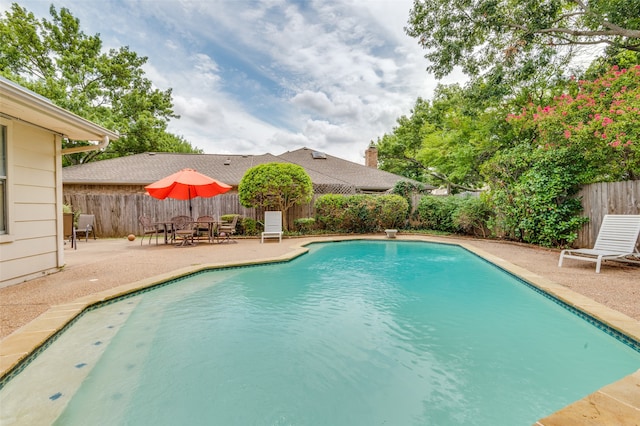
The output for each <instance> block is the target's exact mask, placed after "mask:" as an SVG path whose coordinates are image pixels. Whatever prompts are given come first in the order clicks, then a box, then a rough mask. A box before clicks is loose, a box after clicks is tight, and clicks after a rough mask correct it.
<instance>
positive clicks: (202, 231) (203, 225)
mask: <svg viewBox="0 0 640 426" xmlns="http://www.w3.org/2000/svg"><path fill="white" fill-rule="evenodd" d="M215 223H216V220H215V219H214V218H213V217H212V216H198V219H196V227H195V229H196V238H198V240H200V239H202V238H203V237H206V238H207V240H208V241H209V242H212V241H213V232H214V231H215Z"/></svg>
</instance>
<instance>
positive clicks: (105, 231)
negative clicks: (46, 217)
mask: <svg viewBox="0 0 640 426" xmlns="http://www.w3.org/2000/svg"><path fill="white" fill-rule="evenodd" d="M273 162H279V163H293V164H297V165H299V166H301V167H302V168H304V169H305V171H306V172H307V173H308V174H309V177H310V178H311V181H312V183H313V187H314V193H315V194H328V193H333V194H356V193H385V192H387V191H389V190H390V189H392V188H393V187H394V186H395V184H396V183H397V182H398V181H401V180H407V179H406V178H405V177H403V176H398V175H395V174H393V173H388V172H385V171H383V170H379V169H377V167H375V165H377V159H375V157H373V159H370V160H369V165H368V166H365V165H362V164H357V163H354V162H351V161H347V160H343V159H341V158H338V157H334V156H332V155H329V154H326V153H324V152H320V151H316V150H313V149H310V148H300V149H297V150H295V151H288V152H285V153H283V154H280V155H273V154H260V155H225V154H182V153H143V154H136V155H130V156H126V157H119V158H113V159H109V160H103V161H96V162H92V163H87V164H82V165H77V166H70V167H65V168H64V170H63V188H64V190H63V191H64V200H65V202H67V203H69V204H71V205H72V206H73V207H74V209H77V210H80V211H82V212H84V213H91V214H94V215H96V228H97V233H98V235H99V236H103V237H117V236H123V235H127V233H136V232H137V231H138V230H139V229H138V228H139V225H138V223H137V218H138V217H139V216H140V215H146V216H149V217H152V218H155V219H158V220H166V219H169V218H170V217H171V215H172V214H178V213H179V214H188V212H187V211H185V210H184V209H185V206H186V205H187V204H186V203H185V202H184V201H177V200H169V199H167V200H156V199H151V197H149V196H146V192H145V190H144V186H145V185H148V184H150V183H152V182H155V181H157V180H159V179H162V178H163V177H165V176H168V175H170V174H172V173H175V172H177V171H179V170H181V169H184V168H193V169H196V170H197V171H198V172H200V173H203V174H205V175H207V176H211V177H213V178H215V179H217V180H219V181H222V182H224V183H227V184H229V185H232V186H233V189H232V190H231V191H230V192H228V193H226V194H223V195H219V196H217V197H213V198H208V199H203V198H197V199H195V200H193V203H192V206H193V211H192V214H193V216H194V217H197V216H199V215H211V216H214V217H219V216H220V215H222V214H227V213H239V214H242V215H243V216H245V217H252V218H255V219H260V217H261V212H256V211H255V209H247V208H245V207H243V206H241V205H240V203H239V200H238V194H237V188H238V185H239V184H240V181H241V180H242V177H243V176H244V174H245V173H246V171H247V170H248V169H250V168H251V167H253V166H256V165H259V164H265V163H273ZM373 163H375V165H374V164H373ZM181 209H182V211H181ZM308 216H313V206H305V207H303V208H302V210H301V211H298V212H296V213H295V214H294V215H293V216H292V217H290V218H289V219H290V220H293V218H295V217H308Z"/></svg>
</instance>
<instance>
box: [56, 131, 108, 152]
mask: <svg viewBox="0 0 640 426" xmlns="http://www.w3.org/2000/svg"><path fill="white" fill-rule="evenodd" d="M107 145H109V136H106V135H105V136H103V137H102V142H100V143H99V144H97V145H85V146H74V147H72V148H65V149H63V150H62V151H61V153H62V155H66V154H75V153H76V152H88V151H98V150H101V149H103V148H106V147H107Z"/></svg>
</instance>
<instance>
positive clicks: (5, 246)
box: [0, 78, 118, 287]
mask: <svg viewBox="0 0 640 426" xmlns="http://www.w3.org/2000/svg"><path fill="white" fill-rule="evenodd" d="M65 138H66V139H69V140H78V141H98V142H97V143H94V144H92V145H89V146H82V147H76V148H70V149H66V150H63V149H62V141H63V139H65ZM117 138H118V135H117V134H116V133H113V132H111V131H109V130H107V129H104V128H102V127H100V126H98V125H96V124H94V123H92V122H90V121H87V120H85V119H83V118H81V117H79V116H77V115H75V114H72V113H71V112H69V111H66V110H64V109H62V108H59V107H57V106H56V105H54V104H53V103H52V102H51V101H49V100H48V99H46V98H43V97H42V96H39V95H37V94H36V93H33V92H31V91H29V90H27V89H26V88H24V87H22V86H20V85H18V84H15V83H13V82H11V81H9V80H6V79H3V78H0V287H6V286H9V285H12V284H16V283H20V282H23V281H26V280H29V279H32V278H35V277H39V276H42V275H45V274H47V273H50V272H55V271H57V270H58V269H59V268H61V267H62V266H64V236H63V224H62V217H63V215H62V155H63V154H66V153H71V152H82V151H89V150H96V149H101V148H103V147H104V146H106V145H107V144H108V143H109V141H110V140H112V139H117Z"/></svg>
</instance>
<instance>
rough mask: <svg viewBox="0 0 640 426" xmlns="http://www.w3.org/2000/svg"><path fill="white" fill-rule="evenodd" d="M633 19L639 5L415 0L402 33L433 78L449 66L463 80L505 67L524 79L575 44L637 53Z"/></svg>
mask: <svg viewBox="0 0 640 426" xmlns="http://www.w3.org/2000/svg"><path fill="white" fill-rule="evenodd" d="M638 17H640V0H592V1H588V2H586V1H584V0H551V1H543V2H541V1H538V0H519V1H512V0H479V1H477V2H469V1H464V0H428V1H427V0H414V3H413V8H412V10H411V12H410V16H409V21H408V26H407V27H406V28H405V31H406V32H407V34H409V35H410V36H412V37H414V38H416V39H417V40H418V43H419V44H420V45H421V46H422V47H424V48H425V49H426V50H427V51H428V53H427V54H426V55H425V57H426V58H427V59H429V61H430V65H429V66H428V68H427V69H428V71H430V72H432V73H433V74H435V75H436V77H438V78H441V77H443V76H445V75H447V74H449V73H450V72H451V71H452V70H453V69H454V67H456V66H460V67H461V68H462V70H463V71H464V72H465V73H467V74H469V75H478V74H481V73H483V72H484V71H486V70H488V69H491V68H494V67H504V68H508V69H512V70H518V72H519V73H521V75H520V76H518V78H519V79H520V80H526V79H528V76H529V75H530V74H531V73H533V72H535V70H536V69H539V68H540V67H542V66H546V65H548V64H550V63H552V60H553V58H554V57H556V56H568V57H571V56H572V55H574V54H575V53H576V50H575V48H576V47H578V46H585V45H586V46H589V45H605V46H609V47H610V52H617V51H620V50H632V51H640V19H639V18H638Z"/></svg>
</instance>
